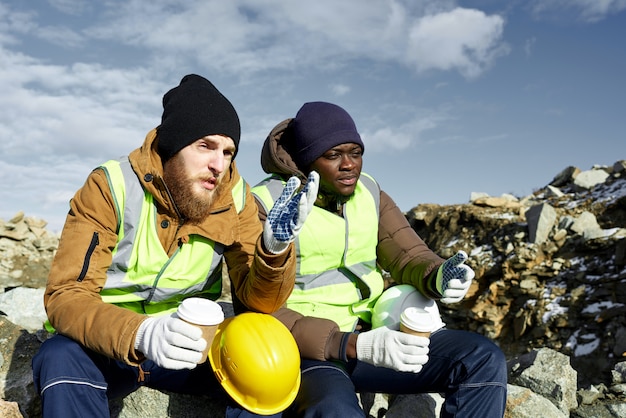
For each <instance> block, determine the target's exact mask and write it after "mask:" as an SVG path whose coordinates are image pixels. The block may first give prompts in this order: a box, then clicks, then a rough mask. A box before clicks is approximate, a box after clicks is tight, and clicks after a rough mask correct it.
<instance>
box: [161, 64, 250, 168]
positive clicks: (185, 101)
mask: <svg viewBox="0 0 626 418" xmlns="http://www.w3.org/2000/svg"><path fill="white" fill-rule="evenodd" d="M218 134H219V135H226V136H229V137H230V138H232V140H233V141H234V142H235V155H236V153H237V149H238V148H239V138H240V136H241V127H240V125H239V117H238V116H237V112H236V111H235V108H234V107H233V105H232V104H231V103H230V102H229V101H228V99H227V98H226V97H224V96H223V95H222V93H220V92H219V91H218V90H217V88H215V86H214V85H213V84H211V82H210V81H209V80H207V79H206V78H204V77H201V76H199V75H196V74H189V75H186V76H185V77H183V79H182V80H181V81H180V84H179V85H178V86H177V87H174V88H173V89H171V90H170V91H168V92H167V93H165V95H164V96H163V116H162V117H161V125H160V126H159V127H158V128H157V137H158V144H157V149H158V152H159V155H160V156H161V158H162V160H163V162H165V161H167V160H169V159H170V158H171V157H172V156H173V155H174V154H176V153H177V152H178V151H180V150H181V149H183V148H185V147H186V146H187V145H189V144H191V143H192V142H194V141H197V140H198V139H200V138H203V137H205V136H207V135H218Z"/></svg>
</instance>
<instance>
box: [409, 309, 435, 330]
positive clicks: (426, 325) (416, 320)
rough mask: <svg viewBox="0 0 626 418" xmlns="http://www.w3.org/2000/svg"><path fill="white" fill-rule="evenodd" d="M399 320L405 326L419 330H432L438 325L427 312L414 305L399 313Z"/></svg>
mask: <svg viewBox="0 0 626 418" xmlns="http://www.w3.org/2000/svg"><path fill="white" fill-rule="evenodd" d="M400 322H402V323H403V324H404V325H405V326H406V327H409V328H411V329H412V330H415V331H420V332H431V331H434V330H435V329H436V328H437V325H438V324H437V323H436V322H435V321H434V320H433V317H432V316H431V314H430V313H429V312H427V311H425V310H424V309H420V308H415V307H409V308H406V309H405V310H404V311H403V312H402V314H400Z"/></svg>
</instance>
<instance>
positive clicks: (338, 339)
mask: <svg viewBox="0 0 626 418" xmlns="http://www.w3.org/2000/svg"><path fill="white" fill-rule="evenodd" d="M350 334H351V333H350V332H341V331H339V330H335V331H334V332H333V333H332V334H331V335H330V336H329V338H328V341H327V343H326V351H325V357H326V360H341V361H343V362H348V355H347V347H348V339H349V337H350Z"/></svg>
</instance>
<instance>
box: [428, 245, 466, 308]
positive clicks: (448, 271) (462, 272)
mask: <svg viewBox="0 0 626 418" xmlns="http://www.w3.org/2000/svg"><path fill="white" fill-rule="evenodd" d="M466 260H467V254H466V253H465V251H459V252H458V253H456V254H454V255H453V256H452V257H450V258H448V259H447V260H446V261H444V263H443V264H442V265H441V266H440V267H439V270H438V271H437V290H438V291H439V293H441V295H442V298H441V302H443V303H457V302H460V301H461V300H463V298H464V297H465V295H466V294H467V291H468V290H469V288H470V285H471V284H472V279H473V278H474V270H472V269H471V268H470V267H469V266H468V265H466V264H463V263H464V262H465V261H466Z"/></svg>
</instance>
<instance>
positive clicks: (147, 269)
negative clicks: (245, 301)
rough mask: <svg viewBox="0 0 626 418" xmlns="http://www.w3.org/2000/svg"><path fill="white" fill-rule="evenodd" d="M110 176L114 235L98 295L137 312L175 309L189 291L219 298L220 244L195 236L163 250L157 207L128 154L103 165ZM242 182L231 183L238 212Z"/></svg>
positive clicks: (242, 190) (241, 207)
mask: <svg viewBox="0 0 626 418" xmlns="http://www.w3.org/2000/svg"><path fill="white" fill-rule="evenodd" d="M101 167H102V168H103V169H104V171H105V173H106V176H107V180H108V181H109V187H110V188H111V191H112V193H113V198H114V200H115V205H116V207H117V213H118V231H117V232H118V240H117V244H116V246H115V248H114V249H113V260H112V263H111V266H110V267H109V269H108V270H107V280H106V283H105V285H104V288H103V289H102V291H101V292H100V295H101V297H102V300H103V301H104V302H107V303H112V304H115V305H118V306H121V307H124V308H127V309H130V310H133V311H135V312H140V313H146V314H148V315H159V314H165V313H169V312H172V311H174V310H176V309H177V307H178V304H179V303H180V301H181V300H183V299H185V298H187V297H190V296H201V297H206V298H209V299H213V300H215V299H217V298H219V296H220V294H221V290H222V260H223V253H224V246H223V245H222V244H220V243H217V242H213V241H211V240H209V239H207V238H205V237H202V236H199V235H191V236H190V237H189V242H188V243H186V244H184V245H181V246H179V248H178V249H177V250H176V252H175V253H174V254H173V255H172V256H171V257H170V256H168V254H167V253H166V251H165V250H164V249H163V247H162V245H161V243H160V241H159V237H158V230H157V228H158V227H159V226H158V225H157V222H156V220H157V214H156V206H155V205H154V203H153V196H152V194H151V193H148V192H147V191H145V190H144V189H143V187H142V185H141V183H140V182H139V180H138V178H137V175H136V174H135V172H134V171H133V169H132V167H131V166H130V163H129V162H128V159H127V158H122V159H120V160H111V161H108V162H106V163H104V164H103V165H102V166H101ZM245 191H246V190H245V182H244V180H243V179H240V180H239V182H238V183H237V185H236V186H235V187H234V188H233V190H232V194H233V200H234V202H235V206H236V209H237V212H240V211H241V210H242V209H243V205H244V204H245Z"/></svg>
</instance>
